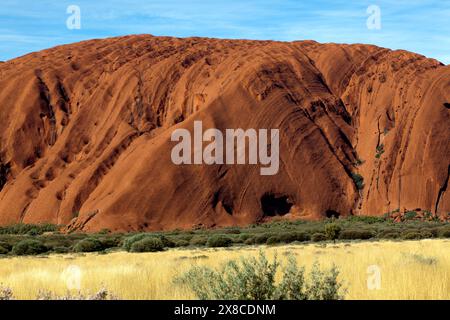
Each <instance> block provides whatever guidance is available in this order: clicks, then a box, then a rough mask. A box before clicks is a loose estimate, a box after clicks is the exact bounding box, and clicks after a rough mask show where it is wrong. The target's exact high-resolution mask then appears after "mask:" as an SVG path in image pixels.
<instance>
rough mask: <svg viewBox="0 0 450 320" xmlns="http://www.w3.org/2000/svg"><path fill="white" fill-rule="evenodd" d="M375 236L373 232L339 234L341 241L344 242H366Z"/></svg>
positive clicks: (352, 231)
mask: <svg viewBox="0 0 450 320" xmlns="http://www.w3.org/2000/svg"><path fill="white" fill-rule="evenodd" d="M374 236H375V235H374V233H373V232H372V231H369V230H351V229H349V230H343V231H341V233H340V234H339V239H343V240H352V239H361V240H366V239H370V238H373V237H374Z"/></svg>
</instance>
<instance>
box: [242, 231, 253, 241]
mask: <svg viewBox="0 0 450 320" xmlns="http://www.w3.org/2000/svg"><path fill="white" fill-rule="evenodd" d="M251 237H252V235H251V234H248V233H244V234H241V235H240V236H239V242H242V243H244V242H245V240H247V239H249V238H251Z"/></svg>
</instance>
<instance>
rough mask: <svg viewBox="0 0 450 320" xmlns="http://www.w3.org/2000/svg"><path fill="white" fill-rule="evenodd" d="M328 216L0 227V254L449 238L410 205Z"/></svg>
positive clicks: (449, 228)
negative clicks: (162, 228) (76, 228)
mask: <svg viewBox="0 0 450 320" xmlns="http://www.w3.org/2000/svg"><path fill="white" fill-rule="evenodd" d="M395 214H398V212H397V211H393V212H392V213H388V214H386V215H385V216H383V217H357V216H352V217H348V218H340V219H335V218H330V219H325V220H321V221H274V222H271V223H264V224H255V225H250V226H248V227H242V228H238V227H230V228H221V229H195V230H173V231H167V232H138V233H127V234H124V233H110V232H109V231H108V230H103V231H102V232H99V233H96V234H85V233H69V234H64V233H60V232H59V231H58V226H54V225H48V224H44V225H22V224H20V225H13V226H9V227H0V257H1V256H12V255H42V254H51V253H69V252H111V251H117V250H125V251H128V252H156V251H162V250H167V249H168V248H174V247H188V248H205V247H206V248H208V247H209V248H219V247H230V246H245V245H262V244H267V245H273V246H276V245H282V244H290V243H315V242H328V241H333V242H336V241H352V240H355V241H358V240H373V241H377V240H382V239H395V240H398V241H400V240H415V239H437V238H449V236H450V225H449V224H448V223H446V222H441V221H439V220H438V219H436V218H435V217H433V216H431V215H430V217H428V218H427V220H425V221H424V220H418V219H417V213H416V212H415V211H408V212H406V213H405V214H404V215H402V216H399V217H397V218H396V219H400V220H399V221H401V222H399V223H397V222H394V221H393V220H392V219H391V218H390V216H391V215H395Z"/></svg>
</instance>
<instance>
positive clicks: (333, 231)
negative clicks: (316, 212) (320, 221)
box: [325, 222, 341, 241]
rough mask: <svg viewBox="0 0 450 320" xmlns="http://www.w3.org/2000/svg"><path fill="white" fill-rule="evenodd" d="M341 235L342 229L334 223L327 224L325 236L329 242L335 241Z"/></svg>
mask: <svg viewBox="0 0 450 320" xmlns="http://www.w3.org/2000/svg"><path fill="white" fill-rule="evenodd" d="M340 233H341V227H340V226H339V225H338V224H336V223H334V222H331V223H327V224H326V225H325V236H326V237H327V239H328V240H333V241H335V240H336V239H337V238H339V234H340Z"/></svg>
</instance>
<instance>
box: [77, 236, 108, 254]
mask: <svg viewBox="0 0 450 320" xmlns="http://www.w3.org/2000/svg"><path fill="white" fill-rule="evenodd" d="M104 249H105V248H104V247H103V244H102V242H101V241H100V240H99V239H97V238H86V239H82V240H80V241H78V242H77V243H76V244H75V246H74V247H73V251H74V252H97V251H102V250H104Z"/></svg>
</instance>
